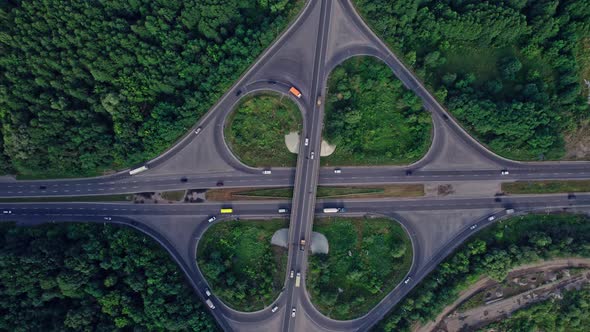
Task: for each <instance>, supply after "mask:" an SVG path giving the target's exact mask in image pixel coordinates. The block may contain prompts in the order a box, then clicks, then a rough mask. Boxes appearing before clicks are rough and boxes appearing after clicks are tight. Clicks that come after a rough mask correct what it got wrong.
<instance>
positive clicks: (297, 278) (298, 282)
mask: <svg viewBox="0 0 590 332" xmlns="http://www.w3.org/2000/svg"><path fill="white" fill-rule="evenodd" d="M299 286H301V273H299V272H297V276H296V277H295V287H299Z"/></svg>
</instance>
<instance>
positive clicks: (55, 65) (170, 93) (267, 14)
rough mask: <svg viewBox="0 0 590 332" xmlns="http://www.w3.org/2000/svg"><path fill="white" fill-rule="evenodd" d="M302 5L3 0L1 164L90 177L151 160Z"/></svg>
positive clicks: (283, 1)
mask: <svg viewBox="0 0 590 332" xmlns="http://www.w3.org/2000/svg"><path fill="white" fill-rule="evenodd" d="M301 3H302V2H301V1H288V0H207V1H202V0H189V1H174V0H172V1H148V0H114V1H104V0H94V1H74V2H72V1H59V0H48V1H41V0H31V1H20V0H17V1H4V2H2V4H1V5H0V18H1V20H0V22H1V23H0V72H2V75H0V124H1V126H0V127H2V130H1V131H0V133H1V134H2V135H3V137H4V138H3V141H4V142H3V144H2V147H0V162H2V164H3V165H6V158H5V155H6V156H8V157H10V159H11V164H12V165H13V166H14V168H15V169H16V171H18V172H21V173H33V174H34V173H40V171H41V170H43V171H44V172H48V173H53V174H56V175H58V174H59V175H66V174H70V175H74V174H81V175H85V174H93V173H96V172H97V171H98V170H101V169H106V168H113V167H121V166H124V165H129V164H132V163H137V162H140V161H143V160H145V159H147V158H149V157H153V156H155V155H156V154H157V153H159V152H161V151H162V150H163V149H165V148H166V147H168V146H169V145H170V144H171V143H172V142H174V140H176V139H177V138H178V137H179V135H181V134H182V133H183V132H184V131H185V130H186V129H187V128H189V127H190V126H192V125H193V124H194V123H195V121H196V120H197V119H198V118H199V117H200V116H201V115H202V114H204V112H205V111H206V110H207V109H208V107H210V106H211V105H212V103H213V102H214V101H215V100H216V99H217V98H219V97H220V96H221V94H222V93H223V92H224V90H225V89H227V87H228V86H229V85H230V84H231V83H233V81H234V80H235V79H236V78H237V77H238V75H240V73H241V72H243V71H244V70H245V69H246V68H247V66H248V65H250V63H252V61H253V60H254V58H255V57H256V56H257V55H258V54H259V53H260V52H261V51H262V49H263V48H264V47H266V46H267V45H269V44H270V42H271V41H272V40H273V38H274V37H275V36H276V34H277V33H278V32H279V31H280V30H281V29H282V28H283V27H285V26H286V24H287V22H288V17H289V15H292V14H293V12H294V11H295V10H296V8H298V6H299V5H300V4H301ZM0 143H2V141H0ZM1 168H2V169H0V171H1V170H6V168H7V167H6V166H2V167H1Z"/></svg>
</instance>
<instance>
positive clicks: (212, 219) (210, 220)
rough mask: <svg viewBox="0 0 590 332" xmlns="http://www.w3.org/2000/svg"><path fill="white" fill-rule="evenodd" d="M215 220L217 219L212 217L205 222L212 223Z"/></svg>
mask: <svg viewBox="0 0 590 332" xmlns="http://www.w3.org/2000/svg"><path fill="white" fill-rule="evenodd" d="M216 219H217V217H216V216H213V217H211V218H209V220H207V221H209V222H214V221H215V220H216Z"/></svg>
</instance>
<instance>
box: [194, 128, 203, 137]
mask: <svg viewBox="0 0 590 332" xmlns="http://www.w3.org/2000/svg"><path fill="white" fill-rule="evenodd" d="M201 130H203V129H202V128H201V127H199V128H197V129H196V130H195V135H198V134H199V133H200V132H201Z"/></svg>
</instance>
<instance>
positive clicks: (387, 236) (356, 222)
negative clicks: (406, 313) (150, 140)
mask: <svg viewBox="0 0 590 332" xmlns="http://www.w3.org/2000/svg"><path fill="white" fill-rule="evenodd" d="M313 230H314V232H319V233H321V234H324V235H325V236H326V238H327V239H328V243H329V246H330V251H329V253H328V254H327V255H326V254H316V255H313V256H311V257H310V260H309V274H308V277H307V282H308V286H309V291H310V296H311V300H312V302H313V303H314V305H315V306H316V308H317V309H318V310H320V311H321V312H322V313H323V314H324V315H326V316H328V317H331V318H334V319H340V320H348V319H353V318H356V317H359V316H362V315H364V314H366V313H367V312H368V311H369V310H370V309H372V308H373V307H374V306H375V305H376V304H377V303H379V301H381V299H382V298H383V296H385V295H387V294H388V293H389V292H390V291H391V290H393V288H394V287H395V286H396V285H397V284H398V283H399V282H401V280H402V278H403V277H404V276H405V275H406V273H408V271H409V270H410V265H411V264H412V245H411V243H410V238H409V237H408V235H407V234H406V232H405V231H404V229H403V228H402V227H401V226H400V225H399V224H398V223H397V222H396V221H394V220H391V219H387V218H375V219H365V218H326V219H319V220H316V221H315V222H314V225H313Z"/></svg>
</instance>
